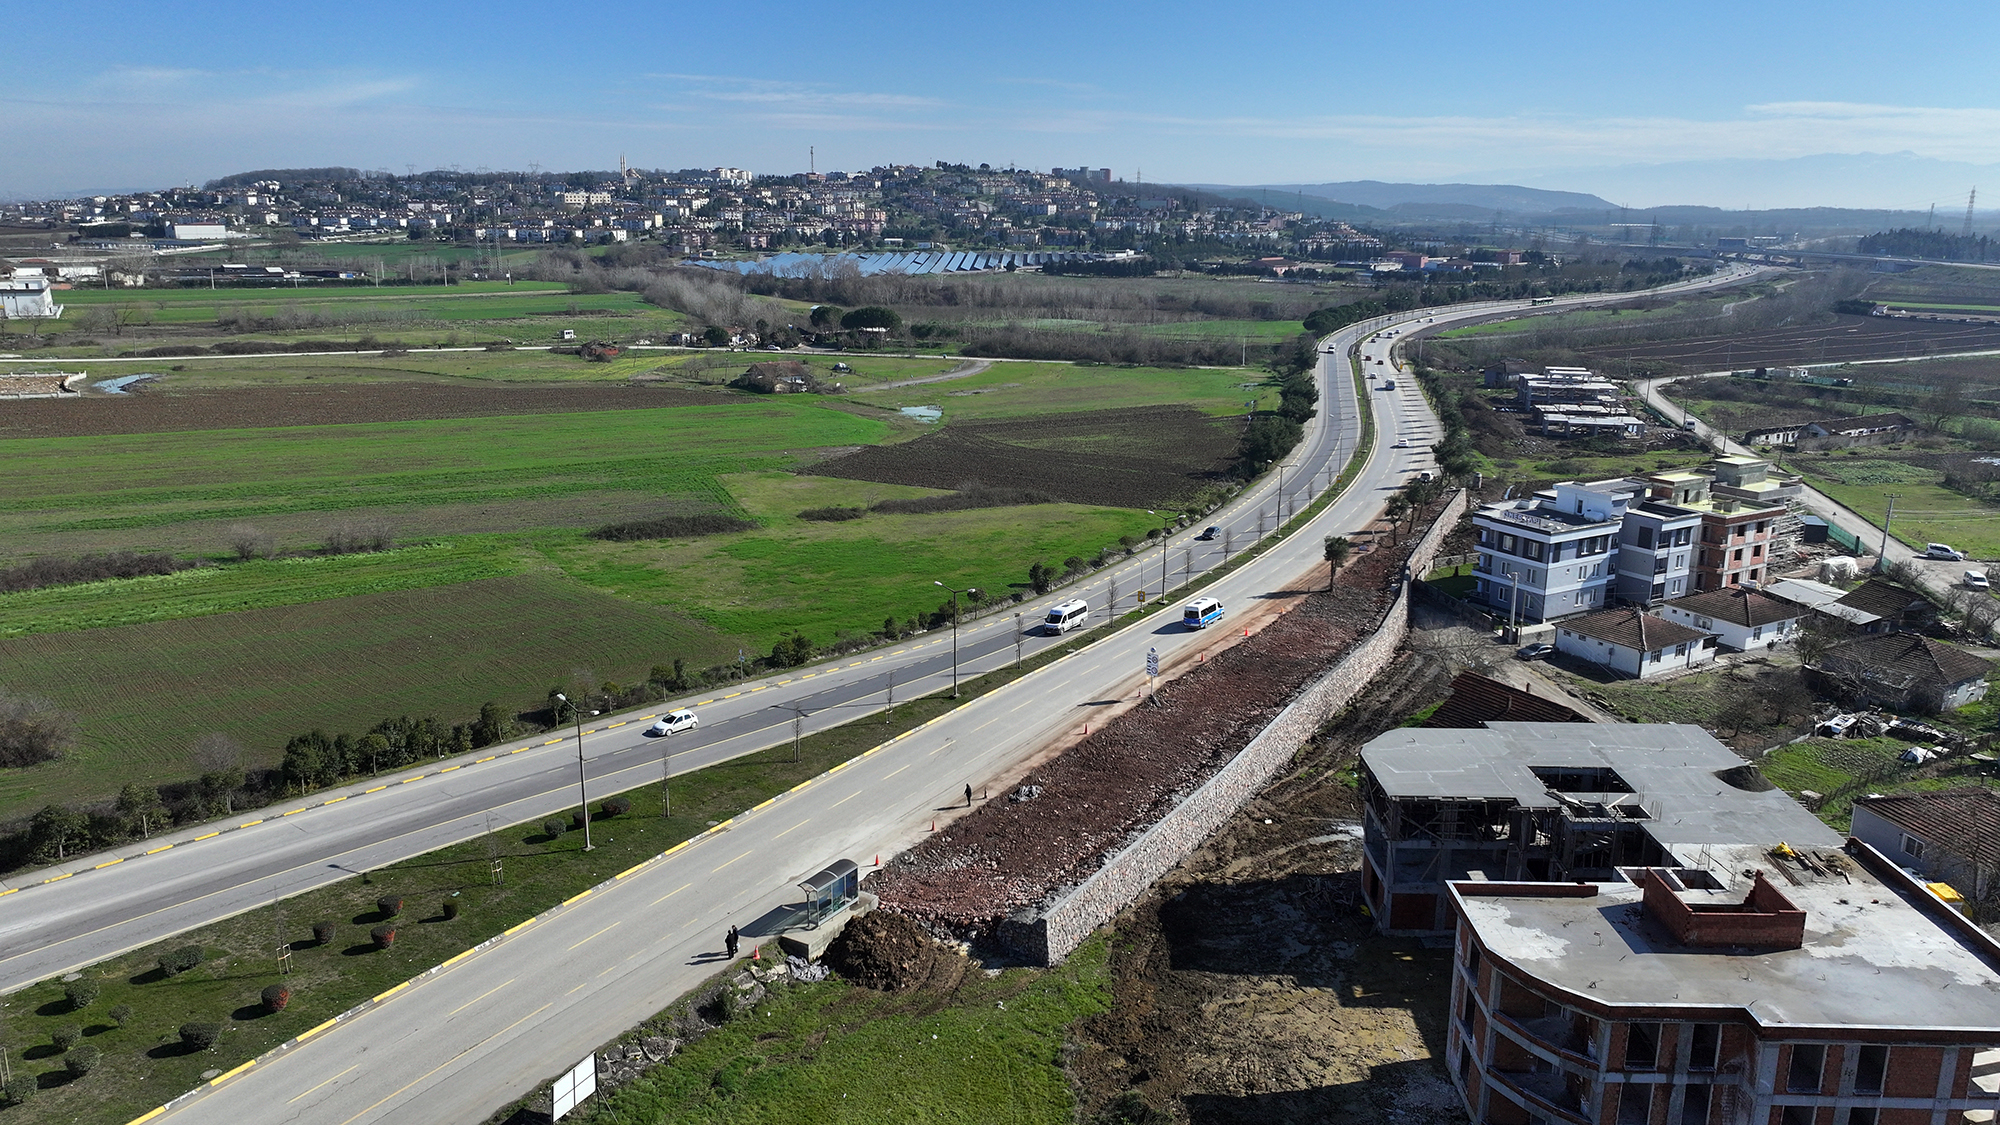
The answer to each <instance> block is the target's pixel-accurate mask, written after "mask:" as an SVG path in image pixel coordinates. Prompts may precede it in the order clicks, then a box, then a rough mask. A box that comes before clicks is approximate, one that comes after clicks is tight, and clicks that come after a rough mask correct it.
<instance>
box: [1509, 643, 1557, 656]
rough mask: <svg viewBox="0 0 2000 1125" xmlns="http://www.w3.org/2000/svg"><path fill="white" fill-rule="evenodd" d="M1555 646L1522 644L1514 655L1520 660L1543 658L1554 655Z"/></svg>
mask: <svg viewBox="0 0 2000 1125" xmlns="http://www.w3.org/2000/svg"><path fill="white" fill-rule="evenodd" d="M1555 651H1556V646H1554V645H1551V644H1537V645H1522V646H1521V649H1520V651H1519V652H1516V653H1515V654H1514V655H1515V656H1517V657H1519V658H1520V659H1522V660H1544V659H1547V658H1548V657H1550V656H1553V655H1555Z"/></svg>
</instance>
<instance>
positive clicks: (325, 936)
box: [313, 922, 339, 945]
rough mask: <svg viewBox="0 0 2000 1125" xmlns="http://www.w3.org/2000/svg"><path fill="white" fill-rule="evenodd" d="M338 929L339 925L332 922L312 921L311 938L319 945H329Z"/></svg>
mask: <svg viewBox="0 0 2000 1125" xmlns="http://www.w3.org/2000/svg"><path fill="white" fill-rule="evenodd" d="M338 929H339V927H338V926H336V925H335V924H334V923H332V922H314V923H313V940H314V941H316V942H318V943H319V944H321V945H330V944H332V942H333V935H334V934H335V932H337V931H338Z"/></svg>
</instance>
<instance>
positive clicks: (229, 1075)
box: [208, 1059, 257, 1086]
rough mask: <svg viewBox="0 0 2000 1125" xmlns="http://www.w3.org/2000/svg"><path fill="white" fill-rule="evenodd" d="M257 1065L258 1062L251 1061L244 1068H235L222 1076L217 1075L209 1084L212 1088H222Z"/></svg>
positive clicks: (226, 1071)
mask: <svg viewBox="0 0 2000 1125" xmlns="http://www.w3.org/2000/svg"><path fill="white" fill-rule="evenodd" d="M256 1065H257V1060H256V1059H251V1060H250V1061H249V1062H247V1063H244V1064H243V1065H242V1066H239V1067H235V1068H233V1069H230V1070H225V1071H223V1072H222V1073H221V1074H218V1075H216V1076H215V1077H214V1078H211V1079H209V1080H208V1084H209V1085H211V1086H220V1085H222V1084H223V1083H224V1082H227V1081H229V1080H230V1079H232V1078H234V1077H236V1076H237V1075H239V1074H241V1073H243V1072H244V1071H246V1070H249V1069H250V1068H251V1067H253V1066H256Z"/></svg>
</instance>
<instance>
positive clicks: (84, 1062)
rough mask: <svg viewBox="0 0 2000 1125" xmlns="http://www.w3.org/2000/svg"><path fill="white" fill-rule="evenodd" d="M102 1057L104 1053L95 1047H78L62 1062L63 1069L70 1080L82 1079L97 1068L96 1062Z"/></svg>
mask: <svg viewBox="0 0 2000 1125" xmlns="http://www.w3.org/2000/svg"><path fill="white" fill-rule="evenodd" d="M103 1057H104V1052H103V1051H100V1050H98V1049H97V1048H95V1047H91V1046H83V1047H78V1048H76V1049H75V1050H73V1051H71V1052H70V1053H69V1057H68V1058H65V1059H64V1060H63V1069H64V1070H66V1071H68V1072H69V1076H70V1078H71V1079H72V1080H74V1079H78V1078H82V1077H83V1076H84V1075H86V1074H89V1073H90V1072H91V1071H92V1070H95V1069H96V1068H97V1060H99V1059H101V1058H103Z"/></svg>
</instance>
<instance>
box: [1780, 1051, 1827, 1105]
mask: <svg viewBox="0 0 2000 1125" xmlns="http://www.w3.org/2000/svg"><path fill="white" fill-rule="evenodd" d="M1825 1065H1826V1048H1825V1047H1823V1046H1821V1045H1820V1044H1818V1043H1794V1044H1792V1065H1791V1069H1789V1070H1787V1071H1786V1072H1785V1089H1786V1091H1788V1092H1790V1093H1794V1094H1817V1093H1819V1074H1820V1070H1821V1069H1822V1068H1824V1067H1825ZM1807 1116H1808V1118H1810V1116H1811V1110H1807Z"/></svg>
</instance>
